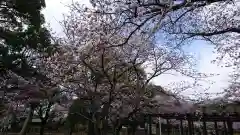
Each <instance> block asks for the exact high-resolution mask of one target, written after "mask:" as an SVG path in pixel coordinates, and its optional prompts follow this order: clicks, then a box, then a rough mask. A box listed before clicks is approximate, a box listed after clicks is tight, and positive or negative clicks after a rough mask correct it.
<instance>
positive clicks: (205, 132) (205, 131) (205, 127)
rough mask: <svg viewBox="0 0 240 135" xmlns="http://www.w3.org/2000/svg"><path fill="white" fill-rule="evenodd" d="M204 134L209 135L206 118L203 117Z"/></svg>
mask: <svg viewBox="0 0 240 135" xmlns="http://www.w3.org/2000/svg"><path fill="white" fill-rule="evenodd" d="M203 135H207V125H206V121H205V120H204V119H203Z"/></svg>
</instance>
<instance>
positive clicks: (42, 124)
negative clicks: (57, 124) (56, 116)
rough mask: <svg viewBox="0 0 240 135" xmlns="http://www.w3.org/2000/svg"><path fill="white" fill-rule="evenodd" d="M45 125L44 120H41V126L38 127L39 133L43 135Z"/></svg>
mask: <svg viewBox="0 0 240 135" xmlns="http://www.w3.org/2000/svg"><path fill="white" fill-rule="evenodd" d="M45 125H46V122H45V121H42V122H41V127H40V135H44V130H45Z"/></svg>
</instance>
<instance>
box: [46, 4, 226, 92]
mask: <svg viewBox="0 0 240 135" xmlns="http://www.w3.org/2000/svg"><path fill="white" fill-rule="evenodd" d="M78 1H80V2H81V3H82V4H86V5H89V2H88V0H78ZM71 2H72V0H46V5H47V7H46V9H44V10H43V13H44V15H45V19H46V21H47V23H50V26H51V28H52V29H53V30H54V31H56V32H57V34H58V35H60V34H61V30H62V29H61V26H60V25H59V21H61V20H62V14H64V13H67V12H68V8H67V7H66V5H68V4H70V3H71ZM187 51H188V52H191V53H192V54H194V55H195V56H196V59H197V60H198V65H197V68H198V70H199V71H201V72H205V73H214V74H219V75H218V76H215V77H212V78H208V79H207V81H206V82H204V83H203V85H204V88H209V90H208V92H211V93H216V92H220V91H222V89H223V88H224V87H226V86H227V85H228V80H229V77H228V74H229V73H230V71H229V69H227V68H222V67H221V66H218V65H216V64H212V63H211V60H214V59H215V57H216V54H215V53H213V51H214V49H213V46H211V45H208V44H207V43H205V42H203V41H196V42H194V43H192V45H191V46H189V47H187ZM185 79H186V78H185V77H182V76H176V75H162V76H159V77H158V78H156V79H155V80H154V83H155V84H159V85H163V86H167V84H169V83H171V82H174V81H183V80H185ZM210 82H214V84H210ZM201 92H203V89H195V90H191V91H190V90H188V91H186V92H184V94H186V95H192V94H196V93H201Z"/></svg>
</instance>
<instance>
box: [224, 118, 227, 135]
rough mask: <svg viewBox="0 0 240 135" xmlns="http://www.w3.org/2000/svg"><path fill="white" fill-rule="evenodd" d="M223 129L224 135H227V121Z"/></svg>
mask: <svg viewBox="0 0 240 135" xmlns="http://www.w3.org/2000/svg"><path fill="white" fill-rule="evenodd" d="M223 128H224V132H223V133H224V135H227V127H226V121H224V122H223Z"/></svg>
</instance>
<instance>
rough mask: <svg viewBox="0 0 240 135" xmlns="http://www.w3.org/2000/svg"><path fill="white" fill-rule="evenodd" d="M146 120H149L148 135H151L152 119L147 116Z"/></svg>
mask: <svg viewBox="0 0 240 135" xmlns="http://www.w3.org/2000/svg"><path fill="white" fill-rule="evenodd" d="M148 120H149V122H148V124H149V131H148V132H149V135H152V117H151V116H149V118H148Z"/></svg>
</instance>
